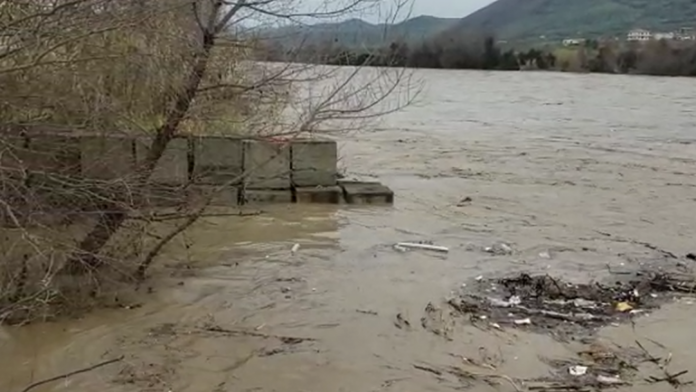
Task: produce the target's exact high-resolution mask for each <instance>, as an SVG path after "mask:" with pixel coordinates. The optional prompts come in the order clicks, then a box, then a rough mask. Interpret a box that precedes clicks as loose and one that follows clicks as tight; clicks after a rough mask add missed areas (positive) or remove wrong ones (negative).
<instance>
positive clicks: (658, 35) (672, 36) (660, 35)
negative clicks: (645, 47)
mask: <svg viewBox="0 0 696 392" xmlns="http://www.w3.org/2000/svg"><path fill="white" fill-rule="evenodd" d="M676 36H677V35H676V34H674V33H654V34H653V39H654V40H656V41H659V40H661V39H666V40H673V39H675V38H676Z"/></svg>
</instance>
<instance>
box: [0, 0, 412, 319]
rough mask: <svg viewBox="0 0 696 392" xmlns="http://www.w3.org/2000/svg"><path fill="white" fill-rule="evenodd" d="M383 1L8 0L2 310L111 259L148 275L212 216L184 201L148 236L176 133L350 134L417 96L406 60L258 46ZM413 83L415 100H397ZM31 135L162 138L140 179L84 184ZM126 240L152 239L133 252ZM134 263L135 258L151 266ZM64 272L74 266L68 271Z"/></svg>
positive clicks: (153, 144)
mask: <svg viewBox="0 0 696 392" xmlns="http://www.w3.org/2000/svg"><path fill="white" fill-rule="evenodd" d="M374 6H375V3H374V2H371V1H368V0H352V1H349V2H347V3H345V4H341V3H334V4H331V3H328V4H324V6H323V7H321V8H319V9H309V8H307V7H304V8H303V5H301V4H297V3H296V2H294V1H286V0H238V1H223V0H171V1H157V0H137V1H135V0H134V1H123V0H120V1H111V0H53V1H20V0H15V1H10V0H8V1H4V2H2V5H0V7H2V10H1V11H0V25H1V26H2V31H3V36H2V37H1V38H0V86H1V87H2V89H3V97H2V98H1V99H0V121H1V124H2V128H3V130H2V131H3V132H2V135H0V141H1V142H2V145H1V146H0V147H1V150H2V167H1V169H2V170H0V174H2V177H1V181H2V194H1V195H0V210H2V212H3V218H4V220H5V221H6V223H8V224H10V225H12V226H14V229H11V230H9V229H8V230H9V231H8V230H6V231H8V232H11V233H10V234H11V235H10V234H8V235H7V236H6V241H5V242H4V243H3V246H4V249H3V250H4V251H5V254H4V259H3V261H2V262H3V265H2V267H3V268H1V269H0V273H2V275H1V276H0V285H2V286H1V287H0V321H1V320H3V319H8V318H11V317H15V316H16V314H17V313H22V312H24V311H26V310H28V309H30V308H31V307H32V306H36V304H37V303H39V304H44V305H46V307H47V308H50V306H51V304H52V303H53V301H54V299H55V298H59V297H62V298H67V297H68V294H67V293H66V292H65V290H64V287H63V286H61V284H62V283H63V280H65V279H72V278H73V277H74V276H75V275H76V274H78V275H80V274H82V275H84V274H85V273H87V276H88V278H87V279H91V280H94V281H95V282H96V281H98V280H99V279H100V276H101V274H103V271H104V270H105V269H112V270H117V271H118V272H120V273H122V274H124V275H128V276H133V273H135V274H136V277H137V278H142V277H143V276H144V273H145V270H146V269H147V267H148V266H149V265H150V263H151V262H152V260H153V259H154V257H155V256H156V255H157V254H158V253H159V252H160V251H161V250H162V249H163V248H164V246H165V245H166V244H167V243H168V241H170V240H171V239H172V238H174V237H176V236H177V235H178V234H180V233H181V232H183V231H184V230H185V229H186V228H187V227H189V226H190V225H191V224H193V223H194V222H196V221H197V220H198V219H199V218H200V217H201V216H203V215H204V211H205V209H206V207H207V205H208V203H209V201H210V198H208V199H207V201H204V202H203V203H201V204H199V205H196V206H195V208H194V207H191V206H188V205H186V204H185V203H181V202H180V203H177V205H178V207H177V209H176V210H175V211H174V212H173V213H172V212H168V213H167V215H166V216H167V217H168V218H167V219H169V217H171V216H172V215H174V217H175V218H176V219H178V222H179V224H177V225H176V227H174V228H173V229H171V230H168V231H166V232H164V233H156V234H151V235H150V234H148V230H149V229H148V228H149V227H151V226H152V224H153V222H157V221H158V220H160V219H163V218H162V217H163V216H165V215H162V214H159V213H157V212H155V213H152V212H149V213H146V211H147V210H144V208H146V207H147V205H146V204H147V203H145V202H144V201H143V200H145V199H147V198H148V195H147V192H148V191H149V189H151V181H150V179H151V176H152V175H153V172H154V171H155V169H156V167H157V165H158V162H159V161H160V160H161V159H162V157H163V155H164V154H165V152H166V151H167V148H168V146H169V145H170V143H171V142H172V140H174V139H175V138H176V137H178V136H182V135H191V134H197V133H201V132H207V133H210V132H222V133H234V134H245V135H247V136H251V137H259V136H263V137H265V136H279V135H281V136H285V137H287V138H288V139H292V138H294V137H297V136H299V135H303V134H308V133H316V132H321V133H330V132H338V131H341V132H346V131H350V130H357V129H361V128H364V127H365V126H366V124H367V123H369V122H371V121H374V120H376V119H378V118H379V117H380V116H382V115H384V114H386V113H388V112H391V111H394V110H398V109H399V108H400V107H402V106H403V105H404V104H407V103H408V102H410V99H412V96H411V95H408V94H411V93H413V90H412V89H411V86H412V84H411V81H410V78H409V74H408V73H407V72H406V71H404V70H399V69H368V68H365V67H354V68H328V67H324V66H313V65H307V64H297V63H292V62H290V63H284V64H278V63H274V64H267V63H258V62H255V61H253V59H252V54H253V53H254V50H255V49H256V48H257V47H258V44H259V42H258V40H257V39H256V38H254V36H253V35H250V34H248V31H249V29H250V27H249V26H258V25H259V24H261V23H266V22H267V21H269V20H282V21H290V22H293V21H298V20H299V21H302V22H303V23H304V22H305V21H306V20H308V19H316V18H334V17H337V16H341V15H346V14H348V13H351V12H355V11H360V10H362V11H364V10H365V9H368V8H370V7H374ZM394 6H395V7H396V8H399V7H402V6H403V4H401V3H395V4H394ZM305 9H307V11H303V10H305ZM399 93H406V94H407V95H405V96H404V100H396V101H395V100H394V99H393V97H394V95H397V94H399ZM389 97H392V98H390V99H388V98H389ZM32 132H41V133H42V134H46V133H49V134H50V135H52V136H55V137H56V138H63V137H64V138H69V137H70V136H71V135H74V134H75V132H80V133H82V134H89V135H104V134H108V135H109V136H111V137H114V136H118V135H120V134H124V135H128V136H132V135H138V136H147V139H146V140H148V144H147V145H145V146H144V148H143V150H144V151H145V152H146V154H145V155H144V157H143V159H142V160H140V161H138V165H137V169H136V170H134V171H133V172H132V173H131V174H129V175H124V176H121V177H119V178H118V179H116V180H113V179H111V180H103V179H102V180H100V179H85V178H82V177H80V176H76V175H75V167H74V166H75V165H76V164H75V161H74V159H73V158H74V157H73V156H72V155H71V154H72V152H71V151H72V150H70V148H69V147H65V149H62V150H60V151H58V152H55V151H52V152H50V153H49V152H46V154H44V155H42V159H38V160H37V159H34V158H32V159H31V160H29V159H26V154H29V153H35V152H36V150H37V149H38V148H39V146H33V145H31V146H30V145H28V144H27V143H28V142H27V140H32V139H31V133H32ZM27 135H29V138H27ZM37 161H38V162H39V163H41V164H39V165H37ZM105 164H106V165H109V162H108V161H107V162H105ZM248 174H249V173H245V174H244V175H248ZM237 180H239V179H234V180H232V181H237ZM182 195H183V193H182V194H180V195H175V197H181V198H185V196H182ZM209 197H212V196H209ZM48 217H50V218H51V219H48ZM56 217H58V218H56ZM56 219H58V220H59V221H58V222H56ZM75 226H77V227H78V228H74V227H75ZM68 227H70V228H71V229H70V230H68V229H66V228H68ZM73 229H74V230H73ZM71 230H72V231H71ZM73 231H74V232H73ZM76 233H77V234H76ZM85 233H86V234H85ZM143 236H146V237H148V236H149V237H151V241H149V242H148V243H149V248H148V249H147V250H143V249H140V247H142V246H144V243H143V241H142V238H143ZM124 244H127V245H128V246H135V247H137V248H138V249H134V250H133V251H132V252H126V251H125V250H124V248H123V246H124ZM145 245H147V244H145ZM110 247H116V248H117V249H116V250H115V251H113V250H110ZM143 252H144V254H145V257H144V258H140V256H138V255H141V254H143ZM39 259H40V260H41V262H40V263H39V262H38V261H37V260H39ZM124 259H125V260H129V261H132V260H130V259H133V260H136V261H137V268H136V269H135V270H133V269H132V268H131V267H129V264H128V263H123V261H124ZM59 271H63V272H67V274H63V275H64V276H63V277H62V278H60V279H57V278H56V274H57V272H59ZM66 276H67V278H66ZM29 286H31V287H29ZM90 290H92V289H90Z"/></svg>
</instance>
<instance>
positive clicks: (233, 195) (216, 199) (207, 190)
mask: <svg viewBox="0 0 696 392" xmlns="http://www.w3.org/2000/svg"><path fill="white" fill-rule="evenodd" d="M217 188H219V187H217V186H212V185H198V184H197V185H192V186H190V187H189V189H188V198H189V204H190V205H192V206H194V207H198V206H202V205H203V203H205V202H206V200H207V198H208V197H210V204H208V205H209V206H212V207H236V206H237V204H238V202H239V188H238V187H235V186H226V187H224V188H222V189H217Z"/></svg>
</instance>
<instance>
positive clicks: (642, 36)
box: [626, 29, 653, 41]
mask: <svg viewBox="0 0 696 392" xmlns="http://www.w3.org/2000/svg"><path fill="white" fill-rule="evenodd" d="M626 39H627V40H628V41H650V40H651V39H653V33H652V32H650V31H649V30H645V29H633V30H631V31H629V32H628V36H627V37H626Z"/></svg>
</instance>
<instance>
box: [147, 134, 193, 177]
mask: <svg viewBox="0 0 696 392" xmlns="http://www.w3.org/2000/svg"><path fill="white" fill-rule="evenodd" d="M151 144H152V138H138V139H136V140H135V158H136V162H137V164H138V165H140V164H142V162H144V161H145V159H146V158H147V154H148V152H149V150H150V145H151ZM150 180H152V182H156V183H160V184H169V185H181V184H185V183H187V182H188V180H189V140H188V138H183V137H182V138H174V139H172V140H171V141H170V142H169V143H168V144H167V147H166V149H165V150H164V153H163V154H162V157H161V158H160V159H159V161H158V162H157V166H155V170H154V171H153V172H152V175H151V176H150Z"/></svg>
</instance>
